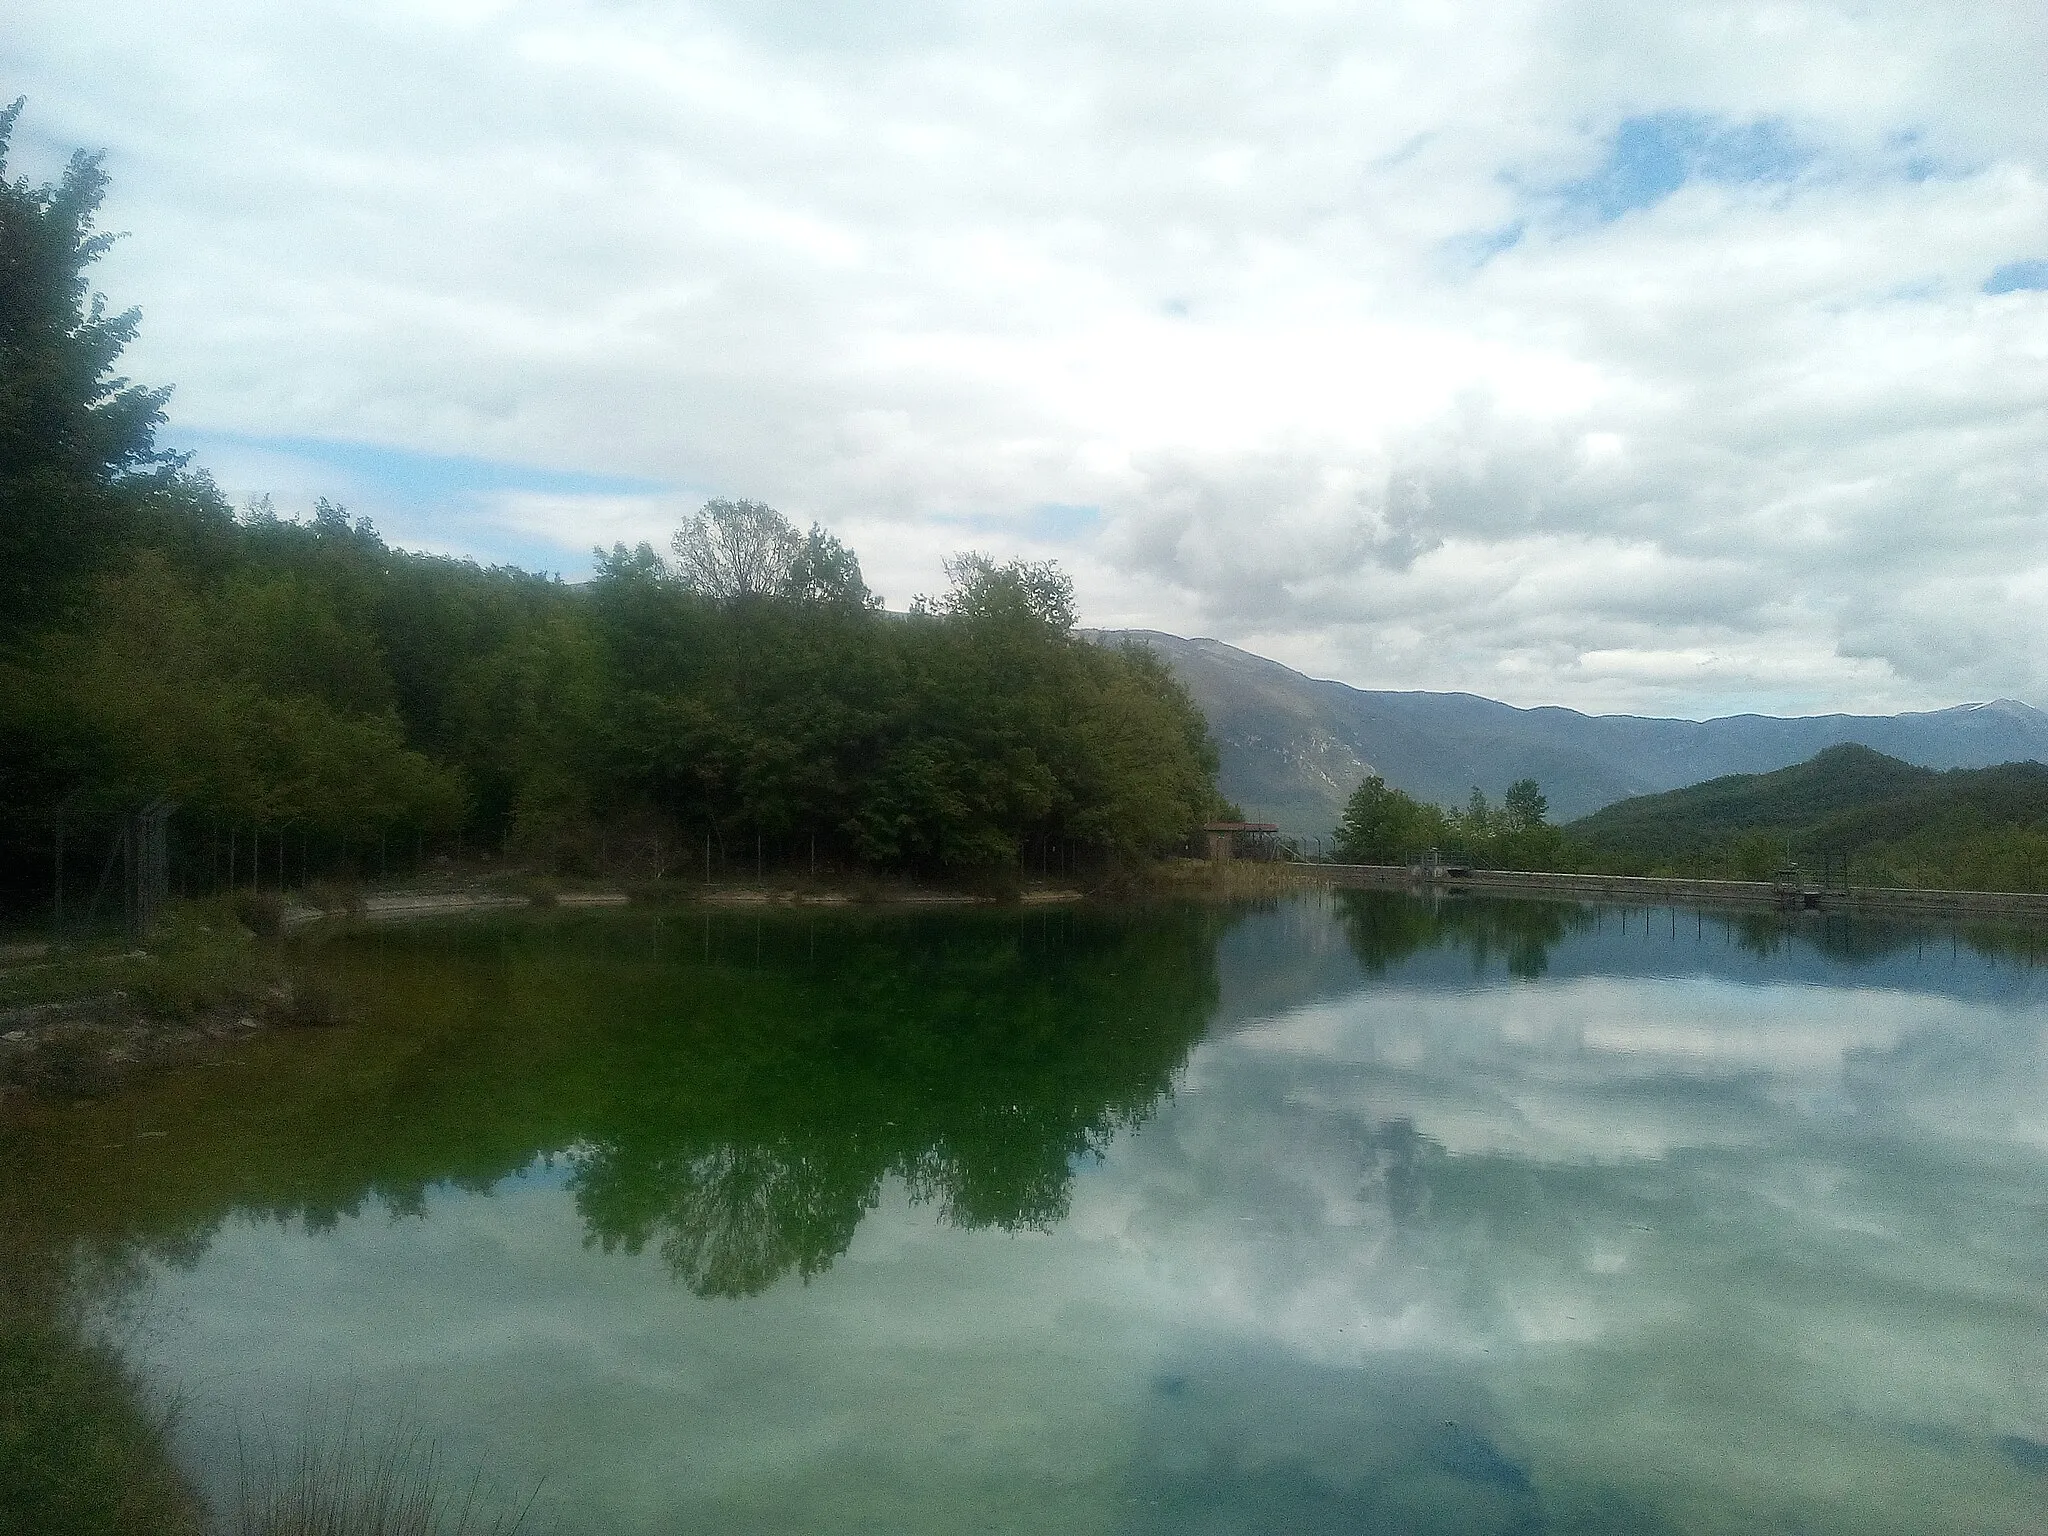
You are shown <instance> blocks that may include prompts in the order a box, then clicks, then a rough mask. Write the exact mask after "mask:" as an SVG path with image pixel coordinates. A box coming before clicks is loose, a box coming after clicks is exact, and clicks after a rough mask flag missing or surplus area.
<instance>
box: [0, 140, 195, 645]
mask: <svg viewBox="0 0 2048 1536" xmlns="http://www.w3.org/2000/svg"><path fill="white" fill-rule="evenodd" d="M22 105H23V103H22V102H21V101H19V100H17V101H16V102H15V103H14V104H13V105H12V106H9V107H7V108H5V109H4V110H0V642H5V641H8V640H12V639H14V638H16V637H18V636H19V635H21V634H22V633H24V632H27V631H29V630H32V629H34V628H35V627H37V626H38V625H39V624H41V623H44V622H46V621H48V620H49V619H50V618H52V617H53V616H55V615H56V614H58V613H59V612H61V611H62V610H63V608H64V606H65V605H66V604H67V603H68V602H69V601H70V600H71V599H73V598H74V597H76V596H77V595H78V592H79V589H80V587H81V585H82V584H83V583H84V582H85V581H86V580H88V579H89V577H90V575H91V573H92V572H93V571H94V570H95V569H96V568H97V567H98V566H99V564H100V563H101V562H103V561H104V560H105V559H106V558H107V557H108V555H109V552H110V550H111V549H112V548H114V547H115V546H116V545H118V544H119V543H120V542H121V540H122V539H123V537H124V536H125V535H126V534H127V533H128V532H129V531H130V529H131V527H132V525H134V524H135V523H137V522H139V521H140V520H141V519H142V518H143V517H144V515H145V514H146V510H147V508H146V492H147V490H148V488H149V487H148V484H147V482H148V480H149V478H150V477H151V475H152V473H153V472H159V471H163V470H166V469H168V468H172V467H175V466H176V465H178V464H179V463H182V460H181V459H180V458H179V457H178V456H177V455H174V454H169V453H165V452H163V451H162V450H160V449H158V447H157V446H156V429H157V427H158V426H159V425H160V424H161V423H162V421H163V407H164V401H165V400H166V399H168V398H169V395H170V391H169V390H168V389H161V388H159V389H148V388H144V387H143V386H141V385H139V384H132V383H130V382H129V381H128V380H127V379H125V378H122V377H120V376H119V375H118V374H116V373H115V372H114V368H115V365H116V363H117V362H118V361H119V359H120V355H121V351H122V349H123V348H124V347H126V346H127V345H128V343H129V342H130V341H132V340H134V339H135V334H136V331H137V329H138V327H139V326H140V323H141V317H140V315H139V314H138V313H137V311H135V310H133V309H129V310H124V311H121V312H120V313H118V314H112V313H109V312H108V309H107V302H106V299H105V297H104V296H103V295H101V294H98V293H95V292H93V291H92V287H91V283H90V281H89V278H88V269H89V268H90V267H91V265H92V264H93V263H94V262H96V261H97V260H99V258H100V257H101V256H103V255H105V254H106V251H107V249H108V247H109V246H111V245H112V244H113V242H114V238H115V237H114V236H113V235H110V234H106V233H103V232H100V231H97V230H96V229H95V228H94V224H95V221H96V219H97V217H98V213H99V207H100V202H101V200H102V199H103V198H104V197H105V195H106V190H107V176H106V172H105V170H104V169H103V168H102V166H101V163H100V157H99V156H98V155H92V154H86V153H83V152H81V153H79V154H76V155H73V156H72V157H71V162H70V164H69V165H68V166H66V167H65V170H64V174H63V176H62V178H61V179H60V180H59V181H58V182H57V183H56V184H55V185H54V186H40V187H38V186H32V185H31V184H30V183H29V182H28V181H27V180H26V179H25V178H23V179H15V180H9V179H8V176H7V151H8V147H9V144H10V143H11V141H12V137H13V131H14V125H15V122H16V120H17V118H18V117H19V116H20V114H21V110H22Z"/></svg>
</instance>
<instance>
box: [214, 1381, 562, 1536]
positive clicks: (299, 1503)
mask: <svg viewBox="0 0 2048 1536" xmlns="http://www.w3.org/2000/svg"><path fill="white" fill-rule="evenodd" d="M534 1492H535V1493H536V1494H537V1493H538V1492H539V1490H538V1488H536V1489H535V1490H534ZM491 1503H492V1501H490V1500H488V1499H487V1498H486V1497H485V1495H484V1491H483V1478H482V1474H481V1472H478V1473H475V1474H472V1475H471V1476H470V1477H469V1478H468V1479H467V1481H462V1482H454V1481H451V1480H450V1479H449V1478H448V1476H447V1474H446V1469H445V1468H444V1467H443V1465H442V1461H441V1457H440V1453H439V1451H438V1450H437V1448H436V1447H435V1445H434V1442H433V1441H431V1440H429V1439H427V1438H426V1437H425V1436H424V1435H422V1434H421V1433H420V1432H419V1431H418V1430H416V1429H413V1428H411V1427H410V1426H408V1425H406V1424H404V1423H403V1422H401V1423H399V1424H397V1425H396V1426H394V1427H393V1428H391V1429H389V1430H388V1431H386V1432H385V1433H383V1434H379V1435H373V1434H371V1433H369V1432H368V1431H366V1430H365V1428H364V1427H363V1425H362V1423H361V1422H360V1421H359V1420H358V1419H357V1417H356V1415H355V1413H354V1411H353V1409H351V1410H350V1411H349V1412H346V1413H344V1414H343V1416H342V1418H341V1421H340V1423H339V1424H338V1425H337V1426H336V1427H335V1428H334V1430H333V1431H332V1432H328V1431H326V1430H325V1427H324V1426H322V1425H319V1424H316V1425H314V1426H312V1427H311V1428H310V1429H309V1430H308V1431H307V1432H306V1433H305V1434H303V1435H301V1436H300V1438H299V1439H298V1441H297V1442H296V1443H295V1444H294V1445H293V1447H292V1448H291V1449H290V1450H289V1451H286V1452H280V1451H278V1450H277V1449H276V1448H275V1447H274V1446H273V1447H271V1448H270V1449H269V1450H268V1451H267V1452H264V1453H262V1454H260V1455H258V1456H255V1457H252V1456H251V1455H250V1453H249V1450H248V1447H247V1446H246V1445H244V1446H243V1448H242V1459H241V1465H240V1476H239V1479H238V1483H237V1489H236V1496H235V1504H234V1508H233V1509H232V1510H231V1511H230V1512H229V1516H228V1519H227V1520H226V1521H225V1522H224V1523H223V1525H222V1526H221V1527H220V1529H221V1531H222V1532H223V1536H472V1533H474V1536H511V1533H513V1532H516V1531H518V1530H519V1529H520V1528H521V1527H523V1526H524V1524H525V1523H526V1516H527V1513H528V1510H529V1509H530V1508H531V1506H532V1503H533V1495H529V1496H528V1497H527V1499H526V1501H525V1503H524V1504H522V1505H520V1506H519V1507H517V1508H505V1507H498V1508H491V1507H488V1506H489V1505H490V1504H491Z"/></svg>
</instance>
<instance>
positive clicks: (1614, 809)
mask: <svg viewBox="0 0 2048 1536" xmlns="http://www.w3.org/2000/svg"><path fill="white" fill-rule="evenodd" d="M1563 831H1564V834H1565V839H1566V843H1567V846H1568V847H1569V848H1570V849H1571V850H1572V853H1573V858H1574V860H1575V863H1574V865H1573V867H1575V868H1580V869H1587V870H1593V871H1598V872H1603V873H1612V874H1666V873H1675V874H1684V873H1694V872H1697V873H1699V874H1703V875H1709V876H1718V877H1721V878H1725V879H1736V880H1767V879H1770V878H1771V877H1772V875H1773V874H1774V873H1775V872H1777V871H1778V870H1780V869H1783V868H1785V867H1786V866H1787V865H1794V864H1796V865H1798V866H1799V867H1800V868H1802V869H1804V870H1806V871H1809V872H1811V873H1813V874H1815V875H1820V874H1822V872H1823V871H1830V870H1831V871H1834V872H1835V877H1836V878H1841V877H1842V873H1843V871H1844V870H1846V877H1847V878H1848V879H1850V880H1852V881H1853V882H1854V883H1855V884H1857V885H1901V886H1916V887H1921V888H1925V889H1937V890H1938V889H1952V890H1985V891H2040V890H2048V764H2042V763H2033V762H2025V763H2004V764H2001V765H1999V766H1997V767H1994V768H1952V769H1949V770H1947V771H1946V772H1937V771H1936V770H1934V769H1931V768H1919V767H1915V766H1914V765H1913V764H1911V763H1904V762H1900V761H1899V760H1898V759H1897V758H1895V757H1887V756H1886V755H1885V754H1884V753H1882V752H1876V751H1873V750H1871V749H1870V748H1869V747H1864V746H1857V745H1855V744H1853V743H1845V744H1844V745H1841V746H1835V747H1829V748H1828V749H1827V750H1826V751H1824V752H1822V753H1820V754H1819V755H1818V756H1815V757H1813V758H1810V759H1809V760H1808V761H1806V762H1803V763H1795V764H1794V765H1793V766H1791V767H1789V768H1780V769H1778V770H1776V771H1775V772H1772V773H1745V774H1730V775H1728V776H1727V777H1724V778H1719V779H1709V780H1708V781H1707V782H1705V783H1703V784H1694V785H1691V786H1690V787H1688V788H1685V789H1676V790H1671V791H1669V792H1668V793H1665V794H1661V795H1642V796H1638V797H1637V798H1635V799H1632V800H1623V801H1621V802H1619V803H1618V804H1615V805H1610V806H1608V807H1606V808H1605V809H1603V810H1599V811H1596V812H1594V813H1593V814H1592V815H1591V816H1586V817H1582V818H1581V819H1580V820H1578V821H1575V822H1573V823H1571V824H1570V825H1569V826H1568V827H1566V828H1564V829H1563Z"/></svg>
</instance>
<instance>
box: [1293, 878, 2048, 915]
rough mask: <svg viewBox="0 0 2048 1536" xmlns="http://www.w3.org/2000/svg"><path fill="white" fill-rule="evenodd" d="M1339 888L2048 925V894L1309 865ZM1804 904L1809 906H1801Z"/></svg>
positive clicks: (1762, 881)
mask: <svg viewBox="0 0 2048 1536" xmlns="http://www.w3.org/2000/svg"><path fill="white" fill-rule="evenodd" d="M1303 867H1304V868H1310V869H1315V870H1318V871H1319V872H1321V873H1323V874H1325V875H1327V876H1328V877H1329V879H1330V880H1331V882H1332V883H1333V884H1337V885H1349V886H1387V887H1392V888H1396V889H1402V890H1406V889H1410V888H1413V889H1418V890H1420V889H1425V888H1429V889H1441V890H1459V891H1464V890H1469V891H1492V892H1498V893H1501V894H1503V895H1513V894H1526V895H1529V896H1546V897H1559V896H1563V897H1575V898H1578V899H1580V900H1585V901H1634V902H1643V903H1646V904H1668V903H1679V902H1682V903H1685V904H1688V905H1723V906H1742V907H1774V906H1780V905H1787V904H1791V903H1794V902H1799V903H1801V904H1808V905H1812V906H1816V907H1818V908H1819V909H1820V910H1822V911H1824V912H1909V913H1915V914H1919V915H1925V916H1946V917H2008V918H2021V919H2026V920H2030V921H2035V922H2048V892H2036V891H1934V890H1914V889H1908V888H1905V887H1899V886H1882V885H1873V886H1852V887H1850V888H1849V889H1848V890H1847V891H1841V890H1833V891H1804V892H1800V893H1796V894H1794V893H1785V892H1781V891H1780V889H1779V888H1778V887H1777V886H1776V885H1774V884H1772V883H1771V882H1770V881H1768V880H1693V879H1682V878H1678V877H1666V876H1658V875H1580V874H1563V873H1552V872H1548V871H1536V870H1513V869H1475V870H1473V871H1472V872H1471V873H1469V874H1464V875H1459V876H1457V877H1456V878H1455V879H1453V878H1449V877H1445V876H1439V877H1438V878H1437V879H1435V880H1433V881H1423V880H1421V879H1419V878H1418V877H1417V875H1416V874H1415V872H1414V871H1413V870H1411V869H1409V868H1408V867H1407V866H1406V865H1402V864H1320V865H1305V866H1303ZM1802 898H1804V900H1803V901H1802Z"/></svg>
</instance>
